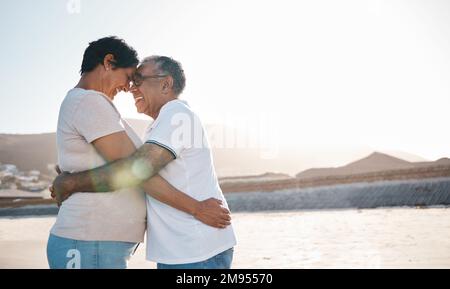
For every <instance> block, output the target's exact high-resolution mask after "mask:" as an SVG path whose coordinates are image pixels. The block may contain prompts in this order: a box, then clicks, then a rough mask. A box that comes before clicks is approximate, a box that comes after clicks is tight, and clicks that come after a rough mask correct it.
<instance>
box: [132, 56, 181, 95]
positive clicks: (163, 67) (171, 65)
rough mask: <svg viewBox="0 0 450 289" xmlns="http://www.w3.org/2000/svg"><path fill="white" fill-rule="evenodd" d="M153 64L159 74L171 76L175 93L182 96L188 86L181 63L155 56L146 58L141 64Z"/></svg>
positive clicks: (165, 57)
mask: <svg viewBox="0 0 450 289" xmlns="http://www.w3.org/2000/svg"><path fill="white" fill-rule="evenodd" d="M149 62H152V63H154V64H155V66H156V69H157V70H158V73H161V74H165V75H170V76H171V77H172V79H173V91H174V92H175V94H176V95H180V94H181V93H182V92H183V90H184V87H185V86H186V76H185V75H184V70H183V68H182V66H181V63H180V62H178V61H176V60H174V59H173V58H170V57H167V56H159V55H154V56H150V57H146V58H144V60H143V61H142V63H141V64H146V63H149Z"/></svg>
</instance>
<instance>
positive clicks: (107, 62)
mask: <svg viewBox="0 0 450 289" xmlns="http://www.w3.org/2000/svg"><path fill="white" fill-rule="evenodd" d="M115 63H116V61H115V59H114V55H112V54H111V53H110V54H106V55H105V58H103V66H104V67H105V70H106V71H108V70H111V69H113V68H114V64H115Z"/></svg>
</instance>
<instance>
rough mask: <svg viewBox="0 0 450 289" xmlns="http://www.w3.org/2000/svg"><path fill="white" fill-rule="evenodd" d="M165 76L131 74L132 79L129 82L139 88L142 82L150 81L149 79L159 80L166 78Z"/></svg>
mask: <svg viewBox="0 0 450 289" xmlns="http://www.w3.org/2000/svg"><path fill="white" fill-rule="evenodd" d="M166 76H167V75H142V74H140V73H135V74H133V77H132V78H131V81H132V82H133V84H134V85H135V86H136V87H138V86H141V85H142V83H143V82H144V80H146V79H150V78H161V77H166Z"/></svg>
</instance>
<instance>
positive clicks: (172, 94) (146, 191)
mask: <svg viewBox="0 0 450 289" xmlns="http://www.w3.org/2000/svg"><path fill="white" fill-rule="evenodd" d="M80 73H81V78H80V81H79V82H78V84H77V85H76V86H75V87H74V88H73V89H71V90H69V91H68V92H67V95H66V96H65V98H64V100H63V102H62V104H61V108H60V112H59V118H58V128H57V147H58V165H59V168H60V170H61V172H60V174H59V176H58V177H57V178H56V179H55V180H54V182H53V186H52V188H51V190H52V196H53V197H54V198H56V200H57V201H58V204H59V206H60V209H59V213H58V216H57V219H56V222H55V224H54V226H53V227H52V229H51V231H50V236H49V239H48V244H47V258H48V263H49V266H50V268H55V269H56V268H61V269H63V268H81V269H103V268H105V269H106V268H108V269H109V268H126V267H127V262H128V260H129V259H130V258H131V257H132V255H133V254H134V252H135V250H136V249H137V246H138V245H139V243H141V242H143V240H144V235H145V232H146V234H147V236H146V246H147V247H146V258H147V260H149V261H153V262H156V263H157V268H159V269H171V268H173V269H191V268H192V269H228V268H231V263H232V259H233V248H234V246H235V245H236V237H235V234H234V231H233V227H232V225H231V217H230V212H229V210H228V205H227V203H226V200H225V198H224V196H223V194H222V191H221V189H220V187H219V183H218V179H217V176H216V173H215V169H214V164H213V159H212V154H211V149H210V146H209V144H208V139H207V137H206V133H205V130H204V127H203V126H202V123H201V121H200V119H199V116H198V115H197V114H196V113H195V112H194V111H193V110H192V109H191V107H189V105H188V103H187V102H186V101H184V100H181V99H180V95H181V94H182V92H183V89H184V87H185V83H186V78H185V73H184V71H183V69H182V66H181V64H180V63H179V62H178V61H176V60H174V59H172V58H170V57H166V56H150V57H147V58H145V59H143V61H142V62H140V63H139V60H138V56H137V53H136V51H135V50H134V49H133V48H132V47H130V46H129V45H128V44H127V43H126V42H125V41H123V40H122V39H119V38H117V37H106V38H102V39H99V40H96V41H93V42H91V43H90V44H89V46H88V47H87V48H86V50H85V52H84V55H83V61H82V65H81V71H80ZM120 91H125V92H129V93H130V96H131V95H132V96H133V99H134V102H135V105H136V109H137V111H138V112H139V113H143V114H146V115H148V116H149V117H150V118H151V119H153V121H152V122H150V118H149V127H148V129H147V131H146V135H145V137H144V138H143V139H140V138H139V137H138V136H137V135H136V133H135V132H134V131H133V129H132V128H131V127H130V126H129V125H128V124H127V122H126V121H125V120H124V119H123V118H122V117H121V115H120V113H119V111H118V110H117V108H116V107H115V106H114V103H113V101H114V97H115V95H116V94H117V93H118V92H120ZM130 100H131V97H130Z"/></svg>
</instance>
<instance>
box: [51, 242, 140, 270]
mask: <svg viewBox="0 0 450 289" xmlns="http://www.w3.org/2000/svg"><path fill="white" fill-rule="evenodd" d="M137 245H138V244H137V243H130V242H116V241H79V240H73V239H67V238H62V237H58V236H55V235H52V234H50V237H49V239H48V243H47V259H48V264H49V266H50V269H126V268H127V262H128V260H129V259H130V257H131V255H133V253H134V251H135V249H136V247H137Z"/></svg>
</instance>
